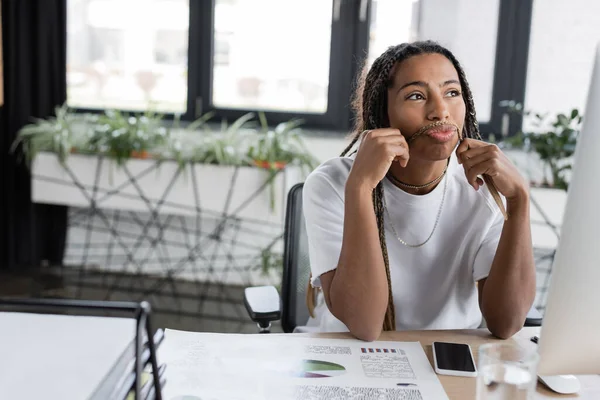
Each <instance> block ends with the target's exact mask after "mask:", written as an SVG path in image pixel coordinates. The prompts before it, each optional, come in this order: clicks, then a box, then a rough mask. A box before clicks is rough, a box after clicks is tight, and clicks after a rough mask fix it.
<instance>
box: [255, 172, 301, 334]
mask: <svg viewBox="0 0 600 400" xmlns="http://www.w3.org/2000/svg"><path fill="white" fill-rule="evenodd" d="M303 186H304V184H303V183H298V184H296V185H294V186H293V187H292V188H291V189H290V191H289V193H288V197H287V208H286V213H285V228H284V233H283V243H284V249H283V280H282V283H281V302H280V298H279V294H278V293H277V289H275V287H273V286H258V287H250V288H246V290H245V291H244V304H245V305H246V310H248V314H249V315H250V318H251V319H252V320H253V321H254V322H256V323H257V324H258V327H259V332H261V333H269V332H270V330H271V322H272V321H277V320H279V319H280V318H281V326H282V328H283V331H284V332H286V333H289V332H292V331H293V330H294V328H295V327H296V326H298V325H305V324H306V321H308V317H309V314H308V307H307V306H306V289H307V287H308V280H309V278H310V261H309V257H308V242H307V240H308V238H307V235H306V226H305V225H304V214H303V212H302V187H303Z"/></svg>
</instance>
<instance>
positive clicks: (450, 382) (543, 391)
mask: <svg viewBox="0 0 600 400" xmlns="http://www.w3.org/2000/svg"><path fill="white" fill-rule="evenodd" d="M538 332H539V328H524V329H523V330H521V331H520V332H519V333H517V334H516V335H515V336H514V337H513V338H512V339H509V340H508V342H510V341H514V342H517V343H519V344H520V345H522V346H536V345H535V344H534V343H532V342H531V341H530V338H531V337H532V336H534V335H536V334H537V333H538ZM310 336H315V337H323V338H336V339H342V338H351V336H350V334H349V333H318V334H310ZM377 340H394V341H398V342H413V341H418V342H421V344H422V345H423V348H424V349H425V353H426V354H427V357H428V358H429V362H430V363H431V366H432V368H433V353H432V350H431V343H432V342H434V341H446V342H458V343H468V344H469V345H470V346H471V348H472V350H473V356H475V359H476V361H477V357H478V354H477V353H478V351H477V349H478V348H479V346H480V345H482V344H484V343H493V342H500V341H501V340H499V339H495V338H494V337H492V336H491V335H490V333H489V331H488V330H486V329H478V330H464V331H405V332H383V333H382V335H381V336H380V337H379V339H377ZM438 377H439V379H440V382H441V383H442V385H443V386H444V390H446V393H447V394H448V397H449V398H450V399H451V400H455V399H456V400H459V399H460V400H468V399H475V385H476V382H477V381H476V379H474V378H462V377H456V376H445V375H438ZM579 380H580V381H581V387H582V390H581V391H580V392H579V393H578V394H574V395H559V394H557V393H554V392H551V391H549V390H548V389H547V388H546V387H544V386H543V385H542V384H540V383H538V386H537V396H536V397H535V399H554V398H559V399H572V398H575V399H595V400H598V399H600V375H589V376H588V375H586V376H580V377H579Z"/></svg>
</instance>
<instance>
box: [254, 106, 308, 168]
mask: <svg viewBox="0 0 600 400" xmlns="http://www.w3.org/2000/svg"><path fill="white" fill-rule="evenodd" d="M258 116H259V120H260V125H261V130H260V132H259V133H258V137H257V139H256V141H255V143H254V144H252V145H251V146H250V147H249V148H248V158H249V159H250V160H252V162H253V164H254V165H256V166H257V167H259V168H265V169H271V170H279V169H283V168H285V167H286V166H287V165H288V164H295V165H298V166H300V167H302V168H303V169H308V170H309V172H310V170H312V169H314V168H315V166H316V164H317V161H316V159H315V158H314V157H313V156H312V155H311V154H310V152H309V151H308V149H307V148H306V146H305V145H304V141H303V140H302V136H301V135H300V131H299V129H298V127H299V126H300V125H302V123H303V121H302V120H300V119H293V120H290V121H287V122H282V123H281V124H279V125H277V126H276V127H275V128H274V129H272V130H271V129H269V126H268V124H267V119H266V117H265V115H264V113H262V112H261V113H259V114H258Z"/></svg>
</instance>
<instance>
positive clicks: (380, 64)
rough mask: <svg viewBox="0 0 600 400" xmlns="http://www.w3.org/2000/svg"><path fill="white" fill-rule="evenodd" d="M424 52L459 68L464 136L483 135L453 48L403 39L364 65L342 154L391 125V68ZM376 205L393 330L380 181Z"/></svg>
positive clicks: (387, 316)
mask: <svg viewBox="0 0 600 400" xmlns="http://www.w3.org/2000/svg"><path fill="white" fill-rule="evenodd" d="M421 54H440V55H443V56H444V57H446V58H447V59H448V60H450V62H452V64H453V65H454V68H455V69H456V72H457V73H458V79H459V81H460V85H461V88H462V96H463V100H464V102H465V106H466V114H465V121H464V126H463V132H462V137H463V138H465V137H466V138H474V139H479V140H480V139H481V136H480V134H479V126H478V124H477V118H476V116H475V105H474V104H473V96H472V94H471V89H470V88H469V84H468V83H467V77H466V75H465V72H464V70H463V68H462V67H461V65H460V63H459V62H458V60H457V59H456V57H454V55H453V54H452V53H451V52H450V50H448V49H446V48H445V47H443V46H441V45H440V44H438V43H436V42H433V41H420V42H413V43H403V44H400V45H397V46H392V47H389V48H388V49H387V50H386V51H385V52H384V53H383V54H382V55H380V56H379V57H378V58H377V59H376V60H375V61H374V62H373V65H372V66H371V68H370V69H367V67H366V66H365V68H363V71H362V74H361V76H360V77H359V79H358V84H357V87H356V90H355V93H354V96H353V99H352V108H353V110H354V113H355V124H354V131H353V133H352V135H351V141H350V144H349V145H348V146H347V147H346V148H345V149H344V151H343V152H342V154H341V156H342V157H343V156H345V155H347V154H348V152H349V151H350V150H351V149H352V148H353V147H354V145H355V144H356V143H357V142H358V140H359V139H360V138H361V136H362V135H363V133H364V132H365V131H368V130H372V129H379V128H387V127H389V126H390V122H389V117H388V113H387V110H388V98H387V90H388V88H389V87H390V86H391V85H392V84H393V78H392V76H391V74H392V70H393V68H394V66H395V65H396V64H397V63H400V62H402V61H404V60H406V59H408V58H410V57H413V56H416V55H421ZM373 208H374V210H375V216H376V219H377V229H378V231H379V243H380V245H381V251H382V253H383V260H384V264H385V272H386V275H387V283H388V305H387V310H386V313H385V318H384V321H383V330H384V331H390V330H395V329H396V315H395V310H394V299H393V297H392V284H391V279H390V262H389V259H388V252H387V245H386V241H385V228H384V220H383V214H384V207H383V184H382V182H379V184H378V185H377V187H376V188H375V190H374V191H373ZM309 286H310V285H309ZM308 297H309V296H308V295H307V299H308ZM310 297H312V296H310ZM309 303H310V302H309ZM311 305H312V304H309V311H310V314H311V315H313V309H312V308H311Z"/></svg>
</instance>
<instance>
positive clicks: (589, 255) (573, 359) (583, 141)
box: [538, 45, 600, 375]
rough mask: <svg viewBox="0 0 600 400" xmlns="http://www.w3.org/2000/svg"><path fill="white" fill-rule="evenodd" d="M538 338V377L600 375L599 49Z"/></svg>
mask: <svg viewBox="0 0 600 400" xmlns="http://www.w3.org/2000/svg"><path fill="white" fill-rule="evenodd" d="M583 117H584V118H583V125H582V130H581V133H580V135H579V138H578V143H577V147H576V149H575V155H574V164H573V171H572V177H571V182H570V185H569V191H568V195H567V204H566V209H565V214H564V219H563V224H562V228H561V236H560V241H559V244H558V248H557V251H556V256H555V259H554V263H553V267H552V278H551V282H550V287H549V292H548V302H547V304H546V312H545V315H544V319H543V323H542V330H541V333H540V342H539V353H540V364H539V369H538V373H539V374H540V375H559V374H575V375H577V374H581V375H585V374H600V45H599V46H598V48H597V49H596V54H595V61H594V68H593V71H592V78H591V83H590V86H589V92H588V97H587V103H586V109H585V113H584V114H583Z"/></svg>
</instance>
